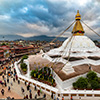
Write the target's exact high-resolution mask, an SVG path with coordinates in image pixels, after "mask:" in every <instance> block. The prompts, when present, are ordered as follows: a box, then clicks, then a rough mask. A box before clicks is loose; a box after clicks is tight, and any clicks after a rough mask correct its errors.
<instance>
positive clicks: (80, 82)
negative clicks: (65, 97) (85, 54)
mask: <svg viewBox="0 0 100 100" xmlns="http://www.w3.org/2000/svg"><path fill="white" fill-rule="evenodd" d="M73 85H74V87H75V85H76V87H77V88H80V89H85V88H87V85H88V81H87V79H86V78H84V77H80V78H79V79H78V80H77V81H76V84H75V83H74V84H73Z"/></svg>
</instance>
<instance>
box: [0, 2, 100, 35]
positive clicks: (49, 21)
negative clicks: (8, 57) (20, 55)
mask: <svg viewBox="0 0 100 100" xmlns="http://www.w3.org/2000/svg"><path fill="white" fill-rule="evenodd" d="M76 1H77V2H76ZM76 1H74V0H62V1H59V0H1V1H0V27H1V28H0V34H2V33H3V34H19V33H21V34H28V33H31V34H35V35H39V34H46V35H57V34H59V33H60V32H62V31H63V30H65V29H66V28H67V27H68V26H69V25H70V24H71V23H72V22H73V21H74V20H75V15H76V12H77V10H80V14H81V16H82V20H83V21H84V22H86V23H87V24H88V25H90V26H91V27H93V28H94V29H95V30H97V29H98V28H99V27H100V23H99V20H100V17H99V16H100V12H99V9H100V1H99V0H89V1H86V0H85V1H86V3H84V4H81V3H82V1H84V0H81V1H80V0H76ZM2 17H3V19H2ZM27 25H29V26H30V25H31V26H32V25H33V26H34V25H35V27H33V26H32V27H28V26H27ZM44 27H46V28H44ZM38 28H39V29H38ZM42 29H44V31H42ZM98 30H99V29H98ZM98 30H97V31H98ZM71 31H72V28H71V29H69V30H68V32H71Z"/></svg>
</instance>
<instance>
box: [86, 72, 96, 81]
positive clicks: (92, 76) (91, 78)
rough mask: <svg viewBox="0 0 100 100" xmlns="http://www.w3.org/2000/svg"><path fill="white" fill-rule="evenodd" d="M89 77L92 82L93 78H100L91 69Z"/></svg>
mask: <svg viewBox="0 0 100 100" xmlns="http://www.w3.org/2000/svg"><path fill="white" fill-rule="evenodd" d="M87 79H88V81H89V82H91V81H92V80H98V76H97V74H96V73H95V72H94V71H90V72H89V73H88V74H87Z"/></svg>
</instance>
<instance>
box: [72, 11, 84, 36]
mask: <svg viewBox="0 0 100 100" xmlns="http://www.w3.org/2000/svg"><path fill="white" fill-rule="evenodd" d="M80 19H81V15H80V14H79V10H77V14H76V16H75V20H76V23H75V25H74V28H73V30H72V34H74V35H84V30H83V27H82V25H81V22H80Z"/></svg>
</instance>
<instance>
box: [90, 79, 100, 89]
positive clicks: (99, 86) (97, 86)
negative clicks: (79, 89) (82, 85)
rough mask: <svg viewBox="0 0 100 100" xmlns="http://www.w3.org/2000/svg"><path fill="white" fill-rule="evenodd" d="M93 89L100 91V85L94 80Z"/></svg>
mask: <svg viewBox="0 0 100 100" xmlns="http://www.w3.org/2000/svg"><path fill="white" fill-rule="evenodd" d="M91 88H92V89H98V88H100V84H99V83H98V82H97V81H96V80H92V81H91Z"/></svg>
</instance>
